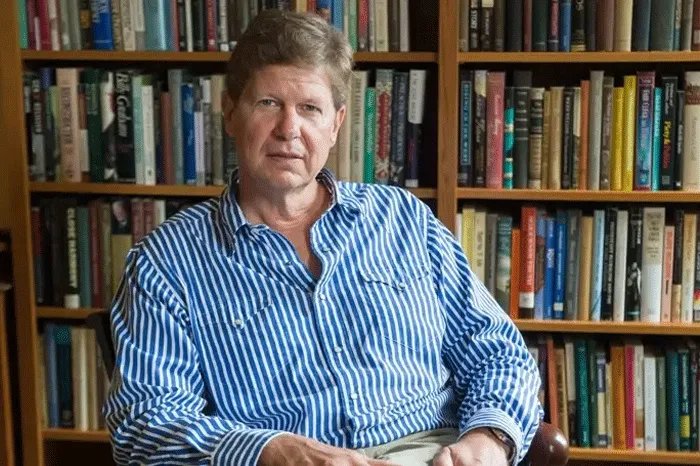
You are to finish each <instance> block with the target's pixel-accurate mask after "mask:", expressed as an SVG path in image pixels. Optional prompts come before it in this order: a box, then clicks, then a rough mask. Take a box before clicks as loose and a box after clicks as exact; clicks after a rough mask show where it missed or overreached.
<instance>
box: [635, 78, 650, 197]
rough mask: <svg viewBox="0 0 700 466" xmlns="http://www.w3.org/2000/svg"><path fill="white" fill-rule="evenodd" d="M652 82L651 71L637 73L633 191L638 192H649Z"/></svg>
mask: <svg viewBox="0 0 700 466" xmlns="http://www.w3.org/2000/svg"><path fill="white" fill-rule="evenodd" d="M654 80H655V74H654V72H653V71H640V72H638V73H637V147H636V154H635V174H634V189H635V190H640V191H649V190H651V166H652V161H651V159H652V150H653V144H654Z"/></svg>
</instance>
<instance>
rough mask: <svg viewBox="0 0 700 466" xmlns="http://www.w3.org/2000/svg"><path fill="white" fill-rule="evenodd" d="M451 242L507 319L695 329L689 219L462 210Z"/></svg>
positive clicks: (699, 304) (624, 212)
mask: <svg viewBox="0 0 700 466" xmlns="http://www.w3.org/2000/svg"><path fill="white" fill-rule="evenodd" d="M457 215H458V218H457V225H458V231H457V238H458V240H459V241H460V242H461V244H462V246H463V248H464V250H465V252H466V254H467V258H468V259H469V262H470V265H471V268H472V270H473V271H474V273H475V274H476V276H477V277H478V278H479V279H481V280H482V281H483V282H484V284H485V285H486V287H487V288H488V290H489V291H490V292H491V294H492V295H493V296H494V297H495V298H496V300H497V301H498V303H499V304H500V305H501V307H502V308H503V309H504V310H505V311H506V312H507V313H509V314H510V316H511V317H513V318H526V319H532V318H535V319H564V320H579V321H606V320H608V321H616V322H623V321H643V322H700V300H698V299H697V297H698V296H700V235H698V232H699V231H700V230H699V227H698V221H699V220H700V215H698V212H697V211H696V210H690V209H689V210H684V209H681V208H679V209H671V208H665V207H656V206H654V207H640V206H625V207H614V206H608V207H606V208H605V209H602V208H593V209H591V210H585V211H584V210H581V209H567V210H563V209H561V210H556V211H549V212H548V211H547V210H545V209H544V208H541V207H537V206H528V205H526V206H523V207H522V209H521V215H520V225H519V227H515V228H513V225H514V224H516V223H515V221H514V219H513V217H512V216H511V215H508V214H501V213H498V212H488V211H487V210H486V209H483V208H475V207H474V206H471V205H465V206H464V207H463V208H462V211H461V213H459V214H457Z"/></svg>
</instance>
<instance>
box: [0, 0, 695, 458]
mask: <svg viewBox="0 0 700 466" xmlns="http://www.w3.org/2000/svg"><path fill="white" fill-rule="evenodd" d="M468 3H469V4H471V3H473V2H467V1H465V0H462V1H460V0H440V1H438V0H431V1H420V0H409V1H408V5H409V9H410V18H411V21H410V24H411V37H410V39H411V40H410V42H411V50H413V51H411V52H357V53H356V54H355V61H356V62H357V68H358V69H375V68H378V67H387V68H388V67H397V68H401V69H411V68H423V69H427V70H428V72H429V73H430V74H431V79H432V83H431V84H430V85H428V86H427V90H426V106H425V108H426V115H425V119H424V122H425V128H424V130H425V132H424V140H423V154H424V155H425V158H424V159H422V161H421V167H420V169H421V176H420V181H421V183H420V185H419V187H418V188H411V191H412V192H413V193H414V194H416V195H417V196H418V197H420V198H422V199H425V200H426V201H429V202H431V203H432V204H434V205H435V207H436V213H437V215H438V217H439V218H440V220H441V221H442V222H443V223H444V224H445V225H446V226H447V227H448V228H449V229H450V230H452V231H453V232H455V233H458V232H459V231H460V225H459V224H458V223H457V221H456V213H458V212H460V209H461V207H462V206H463V204H465V203H470V204H475V205H488V206H496V208H497V209H499V210H500V211H507V212H510V213H512V216H513V217H514V218H518V217H519V214H520V211H521V208H522V206H524V205H543V206H548V207H550V208H555V207H561V208H567V206H582V205H583V206H587V208H588V207H589V206H605V205H608V204H616V205H627V204H630V203H641V204H643V205H659V206H666V205H668V206H689V207H692V206H693V205H694V204H697V203H698V202H700V193H698V192H687V191H648V192H647V191H632V192H625V191H611V190H604V191H589V190H535V189H502V188H485V187H478V188H477V187H459V186H458V174H459V172H458V165H459V160H460V141H461V139H460V137H461V136H460V121H461V107H460V76H461V70H464V69H470V70H476V69H487V70H489V71H503V72H506V75H508V76H510V74H512V72H513V71H515V70H531V71H532V72H533V76H534V82H536V83H537V85H538V86H547V87H548V86H553V85H559V84H561V83H564V82H571V81H574V82H576V81H578V80H579V79H582V77H584V76H588V72H589V70H592V69H597V70H605V72H606V73H608V72H609V73H611V74H614V75H615V76H622V75H624V74H626V73H635V72H636V71H637V70H638V69H639V68H640V67H642V66H643V67H644V68H645V69H650V70H656V71H657V72H659V73H660V72H666V71H667V72H669V73H674V74H676V75H680V74H682V72H683V71H684V70H686V69H688V70H691V69H693V70H695V69H700V52H685V51H684V52H673V51H668V52H615V51H608V52H594V51H589V52H492V51H488V52H482V51H470V52H463V51H460V47H459V40H460V22H462V21H463V18H464V15H463V14H461V10H460V8H466V7H465V6H464V5H467V4H468ZM486 3H487V2H483V4H486ZM518 3H521V2H518ZM562 3H565V2H562ZM477 4H478V3H477ZM501 4H502V5H503V2H501ZM24 7H26V3H25V1H24V0H22V1H20V0H0V11H2V12H3V14H2V15H0V41H1V43H2V44H4V45H3V47H0V63H2V66H1V67H0V102H1V104H0V105H2V108H1V109H0V110H1V111H0V140H1V141H2V144H3V151H2V155H0V157H2V167H3V169H4V170H6V173H7V175H8V182H9V188H10V189H9V191H8V197H7V201H8V202H7V207H8V210H9V211H10V214H11V215H10V217H9V220H10V227H11V232H12V236H13V241H12V249H13V267H14V270H13V274H14V277H15V288H14V293H15V303H16V308H17V335H18V340H19V341H18V344H19V347H20V348H22V351H21V352H20V353H19V354H20V356H19V358H20V361H19V366H20V367H21V368H22V370H21V371H20V373H19V374H17V376H18V377H19V380H20V385H21V387H22V389H21V393H20V401H21V412H22V416H21V420H20V421H21V431H22V451H21V457H22V458H23V463H24V464H26V465H39V464H47V465H61V464H76V463H81V462H83V461H84V462H88V463H91V464H92V463H95V462H99V463H101V464H103V463H104V464H108V463H109V458H110V451H109V445H108V435H107V433H106V432H104V431H100V430H88V431H80V430H73V429H67V428H51V429H49V428H44V427H42V412H41V411H42V401H41V400H40V399H39V398H40V396H39V394H40V393H41V390H42V387H41V386H42V384H43V382H42V381H41V380H40V375H37V374H40V355H39V351H38V347H39V339H40V335H39V328H40V326H41V325H43V323H44V322H47V321H51V322H54V321H55V322H62V323H72V324H80V323H81V322H82V321H83V320H84V319H85V318H86V316H87V315H89V314H90V313H92V312H94V311H95V310H97V308H98V307H97V306H96V307H90V308H85V307H82V308H78V309H73V308H71V309H68V308H64V307H58V306H39V305H37V303H36V300H35V296H36V293H35V291H36V286H37V283H36V282H35V270H34V255H33V244H32V243H33V231H32V205H33V204H32V200H33V198H35V197H41V196H51V197H52V198H59V197H71V196H81V197H83V198H96V197H100V196H142V197H162V198H171V199H184V198H189V199H205V198H207V197H211V196H216V195H218V194H219V193H220V192H221V189H222V188H221V186H196V187H195V186H186V185H168V184H156V185H154V186H147V185H138V184H126V183H90V182H72V183H63V182H38V181H30V173H29V167H28V160H29V159H30V153H31V147H30V146H29V144H30V143H29V142H28V140H27V137H26V134H27V128H26V122H25V120H24V118H22V116H23V115H24V114H25V111H24V102H23V72H24V71H25V70H28V69H37V68H38V67H41V66H47V67H96V68H107V69H117V68H122V67H133V68H142V69H147V70H158V69H160V68H163V67H180V68H187V69H189V70H192V71H195V72H201V73H221V72H223V70H224V65H225V63H226V60H227V58H228V56H229V53H228V52H167V51H158V52H151V51H127V52H115V51H99V50H83V51H47V50H41V51H37V50H26V49H22V48H21V45H20V40H19V37H20V30H19V29H20V27H19V24H18V21H17V18H18V17H19V13H20V8H24ZM0 212H2V211H1V210H0ZM511 311H512V309H511ZM515 322H516V324H517V326H518V327H519V328H520V330H521V331H522V332H523V333H524V334H526V335H527V336H530V335H556V336H562V335H583V336H586V335H591V336H600V337H601V338H607V337H620V336H622V337H639V336H651V337H658V338H660V339H662V338H665V337H668V336H674V337H686V336H687V337H697V336H700V325H698V324H687V323H677V322H674V323H663V324H661V323H660V324H651V323H643V322H593V321H577V320H573V321H562V320H535V319H521V318H516V319H515ZM570 458H571V463H572V464H697V463H699V462H700V453H697V452H670V451H657V452H651V451H639V450H618V449H601V448H572V449H571V452H570Z"/></svg>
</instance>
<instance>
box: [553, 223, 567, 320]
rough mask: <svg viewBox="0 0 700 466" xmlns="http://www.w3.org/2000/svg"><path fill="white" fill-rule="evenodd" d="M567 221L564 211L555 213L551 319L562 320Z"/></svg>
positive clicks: (564, 291)
mask: <svg viewBox="0 0 700 466" xmlns="http://www.w3.org/2000/svg"><path fill="white" fill-rule="evenodd" d="M568 221H569V218H568V215H567V213H566V212H565V211H563V210H560V211H557V224H556V232H555V236H556V237H555V240H554V242H555V244H554V299H553V304H552V318H553V319H558V320H563V319H564V300H565V299H566V267H567V264H566V248H567V244H566V242H567V236H566V235H567V232H566V224H567V222H568Z"/></svg>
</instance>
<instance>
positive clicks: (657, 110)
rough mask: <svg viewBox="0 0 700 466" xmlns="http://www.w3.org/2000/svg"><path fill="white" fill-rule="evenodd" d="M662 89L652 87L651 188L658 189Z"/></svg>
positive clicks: (659, 178)
mask: <svg viewBox="0 0 700 466" xmlns="http://www.w3.org/2000/svg"><path fill="white" fill-rule="evenodd" d="M662 108H663V90H662V89H661V88H660V87H657V88H654V135H653V143H652V152H651V154H652V156H651V190H652V191H658V190H659V186H660V184H661V112H662Z"/></svg>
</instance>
